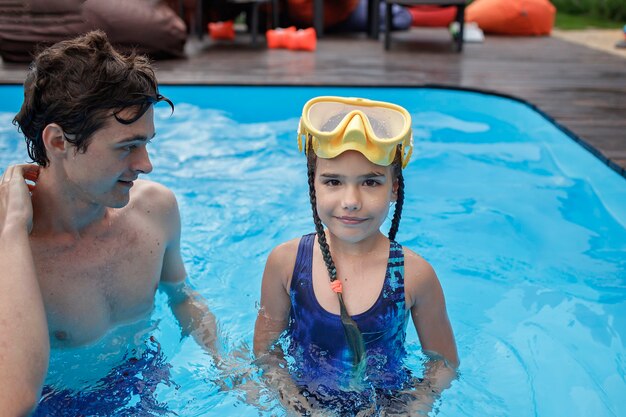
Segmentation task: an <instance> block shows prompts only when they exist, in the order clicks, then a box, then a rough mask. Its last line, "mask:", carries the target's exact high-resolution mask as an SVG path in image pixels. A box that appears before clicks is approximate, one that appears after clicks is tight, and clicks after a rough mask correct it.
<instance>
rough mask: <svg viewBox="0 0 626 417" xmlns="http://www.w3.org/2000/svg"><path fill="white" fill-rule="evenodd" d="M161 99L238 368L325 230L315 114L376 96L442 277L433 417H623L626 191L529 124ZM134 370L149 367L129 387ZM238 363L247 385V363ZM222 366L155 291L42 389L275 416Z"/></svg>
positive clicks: (448, 101)
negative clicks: (399, 134)
mask: <svg viewBox="0 0 626 417" xmlns="http://www.w3.org/2000/svg"><path fill="white" fill-rule="evenodd" d="M0 90H1V91H2V97H4V100H3V102H2V103H0V167H2V168H0V170H3V169H4V167H6V165H7V164H9V163H15V162H23V161H25V160H26V158H27V156H26V152H25V149H24V144H23V141H22V140H21V138H20V136H19V135H18V134H17V133H16V131H15V128H14V127H13V126H11V124H10V121H11V119H12V117H13V116H14V114H15V113H16V112H17V110H18V109H19V105H20V103H21V87H18V86H4V87H0ZM162 93H163V94H164V95H166V96H168V97H169V98H170V99H172V100H173V101H174V103H175V104H176V110H175V112H174V114H173V115H172V116H171V117H170V112H169V110H168V108H167V107H166V106H162V107H157V111H156V113H155V115H156V116H155V117H156V126H157V137H156V138H155V140H154V141H153V143H152V145H150V146H151V149H152V154H151V155H152V161H153V164H154V167H155V169H154V172H153V173H152V174H150V176H149V177H150V178H151V179H153V180H156V181H160V182H162V183H164V184H166V185H167V186H169V187H170V188H171V189H172V190H173V191H174V192H175V193H176V195H177V196H178V199H179V204H180V209H181V215H182V220H183V236H182V240H183V242H182V244H183V257H184V258H185V261H186V266H187V271H188V273H189V277H190V278H189V279H190V281H191V282H192V284H193V285H194V287H195V288H196V289H198V290H199V291H200V293H201V294H203V295H204V296H205V297H206V299H207V300H208V302H209V305H210V306H211V309H212V311H213V312H214V313H215V315H216V316H217V318H218V320H219V326H220V336H221V341H222V348H223V350H224V351H225V352H229V351H233V350H241V349H242V346H244V347H245V346H246V345H248V346H250V345H251V343H252V331H253V326H254V320H255V318H256V313H257V302H258V299H259V289H260V282H261V273H262V270H263V266H264V262H265V257H266V256H267V254H268V252H269V251H270V250H271V248H273V247H274V246H275V245H276V244H277V243H279V242H282V241H285V240H287V239H290V238H293V237H296V236H299V235H301V234H303V233H307V232H310V231H312V230H313V225H312V221H311V215H310V206H309V201H308V196H307V188H306V170H305V161H304V157H303V156H302V155H300V154H298V152H297V147H296V144H295V139H296V133H295V132H296V128H297V122H298V117H299V113H300V111H301V108H302V105H303V103H304V102H305V101H306V100H308V99H309V98H311V97H313V96H316V95H348V96H364V97H368V98H372V99H380V100H385V101H391V102H395V103H398V104H400V105H402V106H404V107H406V108H407V110H408V111H409V112H410V113H411V114H412V116H413V127H414V136H415V153H414V157H413V159H412V161H411V163H410V164H409V166H408V168H407V170H406V173H405V178H406V187H407V188H406V190H407V191H406V200H405V206H404V207H405V208H404V212H403V217H402V222H401V224H400V230H399V233H398V240H399V241H400V242H401V243H403V244H405V245H407V246H409V247H411V248H412V249H414V250H415V251H416V252H418V253H420V254H421V255H422V256H424V257H425V258H426V259H427V260H428V261H430V262H431V264H432V265H433V266H434V268H435V270H436V271H437V273H438V275H439V278H440V280H441V283H442V286H443V288H444V291H445V294H446V300H447V305H448V313H449V315H450V320H451V323H452V326H453V328H454V331H455V335H456V339H457V344H458V348H459V356H460V359H461V368H460V372H461V376H460V378H459V379H458V380H457V381H455V382H454V384H453V386H452V387H451V388H450V389H448V390H447V391H445V392H444V394H443V398H442V401H441V402H440V404H439V405H438V409H439V414H438V415H439V416H515V417H517V416H520V417H521V416H541V417H549V416H550V417H551V416H620V415H626V397H625V396H624V393H625V392H626V355H625V353H624V344H625V340H626V181H624V178H622V177H620V176H619V175H618V174H616V173H615V172H614V171H612V170H610V169H609V168H608V167H606V166H605V165H604V164H603V163H602V162H601V161H599V160H598V159H597V158H595V157H594V156H592V155H591V154H589V153H588V152H587V151H586V150H584V149H583V148H582V147H580V146H579V145H578V144H576V143H575V142H574V141H572V140H571V139H570V138H568V137H567V135H565V134H564V133H563V132H562V131H560V130H559V129H558V128H556V127H555V126H554V125H552V124H551V123H550V122H549V121H548V120H546V119H545V118H544V117H543V116H541V115H540V114H538V113H537V112H535V111H534V110H533V109H531V108H530V107H528V106H527V105H525V104H523V103H520V102H517V101H514V100H510V99H506V98H502V97H496V96H489V95H486V94H480V93H476V92H468V91H453V90H441V89H427V88H370V89H368V88H335V87H333V88H325V87H302V88H296V87H164V88H163V90H162ZM269 103H276V104H272V105H271V106H270V105H269ZM387 229H388V226H387V225H385V226H383V230H387ZM414 333H415V332H414V331H413V330H412V328H411V326H409V331H408V343H409V345H408V350H409V351H414V352H415V354H414V355H413V356H412V357H411V359H410V361H409V364H408V365H409V366H410V367H412V368H414V369H419V367H420V355H419V343H418V341H417V337H416V336H415V334H414ZM150 336H153V340H150ZM244 350H245V349H244ZM131 355H132V356H133V357H135V358H138V359H137V360H136V361H134V362H135V363H136V364H137V366H136V367H135V368H133V369H126V368H125V366H126V365H125V364H126V363H127V361H126V360H125V359H124V358H125V357H126V359H127V357H128V356H131ZM244 356H245V354H244ZM235 363H236V365H237V366H239V367H240V368H241V369H240V370H241V371H242V372H243V371H244V370H245V369H247V368H249V367H250V366H249V365H248V361H247V360H246V358H245V357H244V358H241V359H238V360H235ZM210 364H211V361H210V360H209V358H208V357H207V355H206V354H204V352H203V351H202V350H201V349H200V348H199V347H198V346H197V345H196V344H195V342H194V341H193V339H191V338H187V339H184V340H183V341H182V342H181V341H180V331H179V330H178V328H177V324H176V323H175V321H174V318H173V317H172V314H171V313H170V311H169V308H168V307H167V306H166V301H165V296H164V295H162V294H160V293H157V303H156V308H155V310H154V312H153V314H152V316H151V317H150V318H149V320H147V321H146V322H142V323H137V324H134V325H129V326H125V327H124V328H120V329H118V331H116V332H114V333H113V334H111V335H110V336H108V337H107V338H105V339H104V340H102V341H100V342H99V343H97V344H96V345H95V346H92V347H88V348H79V349H70V350H67V351H57V352H54V353H53V354H52V359H51V366H50V375H49V377H48V380H47V382H48V383H49V384H52V385H53V386H54V387H55V390H56V392H57V393H58V392H59V391H62V390H63V388H67V398H68V401H67V402H65V403H64V406H65V408H63V410H64V411H63V413H67V414H63V413H61V412H59V413H60V414H55V415H74V414H72V411H71V410H72V409H71V406H70V405H69V404H70V403H71V402H72V401H75V402H76V401H77V402H78V403H79V404H83V406H86V404H92V403H95V404H96V405H94V406H92V407H91V408H89V411H88V413H87V415H102V416H104V415H107V416H111V415H116V416H127V415H128V416H131V415H132V416H144V415H145V416H151V415H158V416H160V415H167V416H170V415H172V416H175V415H179V416H205V415H216V416H217V415H220V416H222V415H226V416H228V415H232V416H248V415H268V416H269V415H280V409H279V408H278V405H277V402H276V401H272V400H271V398H270V396H269V395H268V394H267V393H265V392H262V393H261V397H260V400H259V401H258V403H259V404H257V405H248V404H247V403H246V401H244V400H243V399H242V396H243V394H242V392H241V391H238V390H234V391H226V390H220V389H219V388H218V386H217V385H216V384H215V380H216V379H217V378H219V377H221V375H220V374H219V373H218V372H217V371H215V369H214V368H213V367H211V366H210ZM133 372H134V373H133ZM49 396H52V394H50V393H46V394H45V396H44V402H45V400H46V399H47V398H49ZM70 400H71V401H70ZM83 412H85V411H83ZM89 413H90V414H89Z"/></svg>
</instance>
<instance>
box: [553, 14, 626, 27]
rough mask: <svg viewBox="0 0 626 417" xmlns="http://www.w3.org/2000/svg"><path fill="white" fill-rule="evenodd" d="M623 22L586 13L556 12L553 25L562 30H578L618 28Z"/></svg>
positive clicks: (622, 25)
mask: <svg viewBox="0 0 626 417" xmlns="http://www.w3.org/2000/svg"><path fill="white" fill-rule="evenodd" d="M624 23H626V22H623V23H620V22H615V21H612V20H607V19H602V18H599V17H594V16H588V15H573V14H568V13H562V12H557V13H556V20H555V22H554V27H555V28H557V29H562V30H580V29H590V28H595V29H620V28H622V27H624Z"/></svg>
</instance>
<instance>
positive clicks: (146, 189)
mask: <svg viewBox="0 0 626 417" xmlns="http://www.w3.org/2000/svg"><path fill="white" fill-rule="evenodd" d="M129 206H130V208H132V209H136V210H143V211H146V212H147V214H150V213H152V210H156V211H157V213H153V214H160V213H163V214H165V213H168V212H170V211H171V210H172V209H175V208H177V203H176V196H175V195H174V193H173V192H172V190H170V189H169V188H167V187H166V186H165V185H163V184H160V183H158V182H154V181H149V180H136V181H135V184H134V185H133V188H132V189H131V194H130V203H129Z"/></svg>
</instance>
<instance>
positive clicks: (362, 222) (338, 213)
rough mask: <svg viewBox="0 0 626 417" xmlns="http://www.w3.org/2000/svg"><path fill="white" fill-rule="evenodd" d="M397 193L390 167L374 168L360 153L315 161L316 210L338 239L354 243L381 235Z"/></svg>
mask: <svg viewBox="0 0 626 417" xmlns="http://www.w3.org/2000/svg"><path fill="white" fill-rule="evenodd" d="M397 190H398V182H397V181H395V180H394V178H393V175H392V167H391V166H386V167H384V166H380V165H376V164H374V163H372V162H370V161H369V160H368V159H367V158H365V156H363V155H362V154H361V153H359V152H356V151H346V152H344V153H342V154H340V155H339V156H337V157H335V158H332V159H323V158H317V162H316V169H315V194H316V198H317V211H318V214H319V216H320V219H321V220H322V222H323V223H324V224H325V225H326V227H328V229H329V231H330V232H331V233H332V234H333V235H335V236H336V237H338V238H340V239H341V240H344V241H347V242H352V243H357V242H361V241H363V240H365V239H367V238H369V237H371V236H376V235H377V234H378V233H380V226H381V225H382V224H383V222H384V221H385V218H386V217H387V213H388V212H389V205H390V203H391V202H393V201H395V200H396V196H397Z"/></svg>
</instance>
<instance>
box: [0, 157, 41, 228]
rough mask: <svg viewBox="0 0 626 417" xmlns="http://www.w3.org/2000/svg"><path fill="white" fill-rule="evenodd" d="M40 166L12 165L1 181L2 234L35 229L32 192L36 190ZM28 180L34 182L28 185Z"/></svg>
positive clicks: (0, 216) (0, 214)
mask: <svg viewBox="0 0 626 417" xmlns="http://www.w3.org/2000/svg"><path fill="white" fill-rule="evenodd" d="M38 177H39V166H38V165H32V164H24V165H12V166H10V167H8V168H7V170H6V171H5V172H4V174H3V175H2V178H1V179H0V232H4V231H6V230H8V229H10V228H12V227H25V228H26V230H27V231H28V233H30V231H31V230H32V228H33V205H32V202H31V199H30V191H33V190H34V189H35V184H34V183H36V181H37V178H38ZM26 180H29V181H31V182H33V184H30V183H27V182H26Z"/></svg>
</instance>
